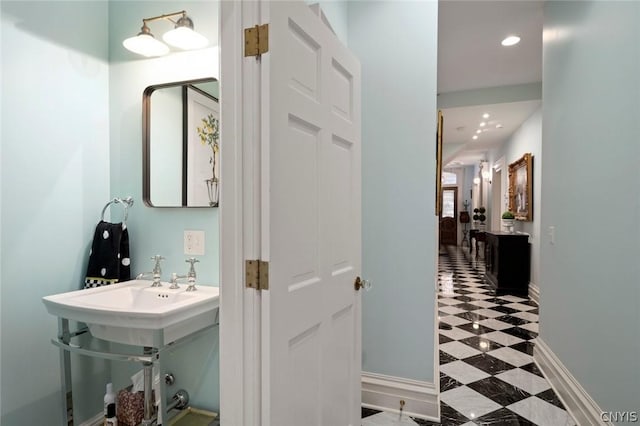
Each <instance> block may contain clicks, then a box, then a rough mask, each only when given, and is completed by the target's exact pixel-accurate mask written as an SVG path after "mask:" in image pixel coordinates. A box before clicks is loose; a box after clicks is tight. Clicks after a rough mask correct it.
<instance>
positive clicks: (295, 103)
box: [261, 1, 361, 426]
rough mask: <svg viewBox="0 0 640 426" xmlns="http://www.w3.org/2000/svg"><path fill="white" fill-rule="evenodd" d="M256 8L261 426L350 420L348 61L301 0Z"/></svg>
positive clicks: (355, 86) (352, 191) (355, 160)
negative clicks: (264, 41) (265, 40)
mask: <svg viewBox="0 0 640 426" xmlns="http://www.w3.org/2000/svg"><path fill="white" fill-rule="evenodd" d="M262 8H263V9H262V11H261V12H262V18H263V22H268V23H269V52H268V53H266V54H265V55H263V56H262V59H261V61H262V87H263V91H262V102H263V103H262V107H263V114H265V115H263V120H262V125H263V133H262V136H263V141H265V145H264V146H265V148H266V149H264V151H263V166H264V168H263V176H262V182H263V186H262V188H263V192H262V197H263V198H262V202H263V215H264V216H263V221H262V223H263V226H262V232H263V234H262V241H263V247H262V251H263V254H265V253H266V254H267V256H266V257H267V258H268V260H269V263H270V265H269V281H270V282H269V285H270V288H269V290H268V291H265V292H263V296H262V299H263V302H262V303H263V305H262V308H263V309H262V315H263V317H262V324H263V330H262V354H263V358H262V375H263V376H262V424H263V425H269V426H301V425H305V426H312V425H317V426H343V425H345V426H346V425H352V426H356V425H359V424H360V389H361V386H360V382H361V380H360V372H361V342H360V340H361V329H360V327H361V324H360V321H361V319H360V293H359V292H356V291H355V290H354V280H355V278H356V276H358V275H359V274H360V268H361V255H360V253H361V242H360V241H361V238H360V235H361V231H360V214H361V211H360V210H361V208H360V203H361V197H360V192H361V187H360V64H359V62H358V60H357V59H356V58H355V56H354V55H353V54H352V53H351V52H350V51H349V50H348V49H347V48H346V47H344V46H343V45H342V44H341V43H340V42H339V41H338V39H337V38H336V36H335V35H334V34H333V33H332V32H331V31H330V30H329V28H328V27H327V26H326V25H325V24H324V23H322V21H321V20H320V18H318V16H316V15H314V14H313V13H312V12H311V10H310V9H309V7H308V6H306V5H305V4H304V3H303V2H302V1H271V2H263V3H262ZM267 212H268V214H267ZM263 260H265V257H264V256H263Z"/></svg>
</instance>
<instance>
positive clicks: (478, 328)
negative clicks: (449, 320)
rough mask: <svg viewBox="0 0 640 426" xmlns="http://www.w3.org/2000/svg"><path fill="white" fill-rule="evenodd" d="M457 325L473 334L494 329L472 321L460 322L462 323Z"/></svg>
mask: <svg viewBox="0 0 640 426" xmlns="http://www.w3.org/2000/svg"><path fill="white" fill-rule="evenodd" d="M457 327H458V328H461V329H462V330H464V331H467V332H469V333H472V334H475V335H480V334H487V333H491V332H494V331H495V330H494V329H493V328H489V327H485V326H483V325H480V324H473V323H468V324H462V325H458V326H457Z"/></svg>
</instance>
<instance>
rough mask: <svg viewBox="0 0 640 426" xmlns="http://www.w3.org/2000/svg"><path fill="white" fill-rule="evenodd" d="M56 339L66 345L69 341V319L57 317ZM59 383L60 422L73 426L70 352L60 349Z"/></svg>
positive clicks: (66, 425)
mask: <svg viewBox="0 0 640 426" xmlns="http://www.w3.org/2000/svg"><path fill="white" fill-rule="evenodd" d="M58 341H60V342H62V343H64V344H66V345H68V344H69V342H70V341H71V333H70V332H69V320H68V319H66V318H58ZM60 384H61V385H62V389H61V391H62V392H61V393H62V424H63V425H65V426H73V398H72V395H73V393H72V392H71V353H70V352H68V351H66V350H64V349H62V348H61V349H60Z"/></svg>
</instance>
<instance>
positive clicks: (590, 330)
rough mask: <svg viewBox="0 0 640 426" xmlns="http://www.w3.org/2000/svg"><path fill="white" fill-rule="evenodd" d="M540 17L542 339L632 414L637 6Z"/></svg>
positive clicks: (639, 175) (636, 330)
mask: <svg viewBox="0 0 640 426" xmlns="http://www.w3.org/2000/svg"><path fill="white" fill-rule="evenodd" d="M544 13H545V16H544V20H545V24H544V54H543V106H542V114H543V127H542V186H543V191H542V200H541V208H542V211H541V218H542V223H541V232H542V234H543V237H542V241H541V244H542V247H541V256H540V261H541V265H540V266H541V267H540V290H541V293H540V299H541V300H540V321H541V323H540V332H541V334H540V338H542V340H543V341H545V342H546V343H547V344H548V346H549V347H550V348H551V350H552V351H553V352H554V353H555V354H556V355H557V356H558V357H559V359H560V360H561V361H562V363H563V364H564V365H565V366H566V367H567V368H568V369H569V371H570V372H571V374H573V376H574V377H575V378H576V379H577V380H578V381H579V382H580V384H581V385H582V386H583V387H584V389H585V390H586V391H587V392H588V393H589V395H590V396H591V397H592V398H593V399H594V400H595V401H596V403H598V405H599V406H600V408H602V409H603V410H605V411H637V410H638V407H640V396H639V395H640V394H639V393H638V385H639V384H640V314H639V313H640V309H639V308H638V307H639V305H640V285H638V277H640V262H638V258H639V257H640V240H639V239H638V236H639V235H640V233H639V232H638V223H640V192H639V191H638V188H640V168H638V161H639V160H640V143H639V141H640V120H639V119H638V118H639V117H640V80H639V78H638V77H639V76H640V50H639V47H638V46H639V44H638V40H640V26H638V22H640V3H639V2H615V1H607V2H599V1H593V2H591V1H589V2H587V1H582V2H565V1H560V2H547V3H545V12H544ZM549 226H555V227H556V242H555V244H550V241H549V237H548V236H547V235H546V232H547V229H548V227H549Z"/></svg>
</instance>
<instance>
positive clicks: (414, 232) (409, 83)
mask: <svg viewBox="0 0 640 426" xmlns="http://www.w3.org/2000/svg"><path fill="white" fill-rule="evenodd" d="M437 22H438V4H437V2H412V1H388V2H385V1H375V2H350V3H349V6H348V23H349V34H348V35H349V48H350V49H351V50H352V51H353V52H354V53H355V54H356V56H357V57H358V58H359V59H360V62H361V64H362V141H363V144H362V247H363V267H362V270H363V271H362V273H363V276H364V277H365V278H367V279H370V280H371V281H372V283H373V288H372V290H371V291H369V292H367V293H363V295H362V310H363V313H362V319H363V322H362V324H363V330H362V349H363V370H364V371H366V372H373V373H380V374H386V375H390V376H396V377H404V378H410V379H415V380H422V381H427V382H432V381H433V380H434V375H433V374H434V344H435V343H434V329H435V324H434V309H435V307H434V304H435V289H436V284H435V276H436V269H435V267H436V257H437V256H436V239H437V234H436V228H435V224H436V219H435V215H434V208H435V207H434V202H435V200H434V198H435V196H434V193H435V190H434V186H435V180H434V179H435V146H434V144H435V134H436V61H437ZM373 29H375V30H373ZM416 40H420V43H419V46H420V54H415V48H416V43H415V41H416Z"/></svg>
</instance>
